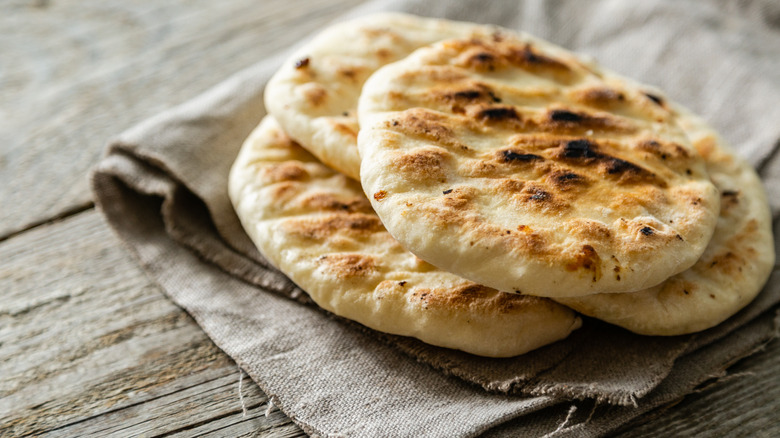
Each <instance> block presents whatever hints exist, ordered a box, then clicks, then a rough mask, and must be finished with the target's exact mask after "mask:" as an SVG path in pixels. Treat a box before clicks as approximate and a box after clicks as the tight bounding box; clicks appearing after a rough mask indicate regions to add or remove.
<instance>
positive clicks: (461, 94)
mask: <svg viewBox="0 0 780 438" xmlns="http://www.w3.org/2000/svg"><path fill="white" fill-rule="evenodd" d="M433 96H434V98H435V99H438V100H442V101H444V102H447V103H450V104H459V105H469V104H475V103H480V102H481V103H501V98H500V97H498V95H497V94H496V93H495V91H493V89H492V88H490V87H489V86H488V85H487V84H483V83H480V82H477V83H474V84H470V85H469V86H468V87H466V88H461V89H459V90H454V91H450V90H444V91H441V92H438V93H433Z"/></svg>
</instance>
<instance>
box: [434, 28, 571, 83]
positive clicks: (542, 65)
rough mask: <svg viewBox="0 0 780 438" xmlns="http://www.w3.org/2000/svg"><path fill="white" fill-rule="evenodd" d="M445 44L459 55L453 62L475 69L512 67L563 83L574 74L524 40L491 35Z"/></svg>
mask: <svg viewBox="0 0 780 438" xmlns="http://www.w3.org/2000/svg"><path fill="white" fill-rule="evenodd" d="M446 45H447V46H448V47H450V48H452V49H453V50H455V51H456V52H458V53H459V54H460V56H457V58H456V61H455V65H458V66H460V67H463V68H468V69H471V70H474V71H477V72H483V73H484V72H494V71H498V70H502V69H505V68H507V67H509V66H514V67H517V68H520V69H522V70H525V71H527V72H529V73H531V74H535V75H539V76H545V77H549V78H551V79H553V80H555V81H557V82H561V83H566V84H568V83H571V82H572V81H573V80H574V78H575V77H576V75H575V73H574V71H573V70H572V68H571V67H570V66H569V65H568V64H567V63H566V62H564V61H561V60H558V59H555V58H553V57H552V56H548V55H545V54H542V53H541V52H539V51H537V50H536V48H535V47H534V46H533V45H532V44H531V43H528V42H525V43H523V42H520V41H516V40H512V39H503V38H500V39H496V38H492V41H486V40H483V39H480V38H473V39H471V40H459V41H451V42H448V43H446Z"/></svg>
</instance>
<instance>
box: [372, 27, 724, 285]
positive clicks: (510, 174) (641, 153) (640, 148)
mask: <svg viewBox="0 0 780 438" xmlns="http://www.w3.org/2000/svg"><path fill="white" fill-rule="evenodd" d="M358 116H359V120H360V126H361V130H360V135H359V137H358V146H359V149H360V155H361V158H362V168H361V181H362V183H363V188H364V190H365V192H366V194H367V195H368V197H369V199H370V200H371V203H372V205H373V207H374V209H375V210H376V212H377V214H378V215H379V217H380V218H381V219H382V222H383V223H384V224H385V226H386V227H387V229H388V230H389V231H390V233H391V234H392V235H393V236H394V237H395V238H396V239H398V240H399V241H400V242H401V244H402V245H403V246H404V247H406V248H407V249H408V250H409V251H411V252H412V253H414V254H416V255H417V256H419V257H420V258H422V259H424V260H426V261H428V262H429V263H432V264H434V265H436V266H438V267H440V268H442V269H444V270H447V271H450V272H453V273H456V274H457V275H460V276H463V277H465V278H468V279H470V280H472V281H475V282H477V283H480V284H485V285H488V286H490V287H493V288H496V289H499V290H503V291H510V292H511V291H514V292H518V293H523V294H529V295H537V296H548V297H574V296H583V295H589V294H594V293H616V292H633V291H636V290H641V289H645V288H648V287H652V286H655V285H657V284H659V283H660V282H662V281H664V280H665V279H667V278H668V277H670V276H671V275H674V274H677V273H679V272H681V271H683V270H685V269H687V268H689V267H691V266H692V265H693V264H694V263H695V262H696V260H697V259H698V258H699V256H700V255H701V254H702V252H703V251H704V248H705V247H706V245H707V243H708V242H709V239H710V237H711V235H712V232H713V230H714V227H715V222H716V220H717V216H718V211H719V196H718V193H717V190H716V189H715V187H714V186H713V184H712V183H711V182H710V180H709V178H708V175H707V171H706V168H705V166H704V162H703V160H702V158H701V157H699V155H698V154H697V152H696V150H695V149H694V147H693V146H692V145H691V143H690V141H689V139H688V138H687V136H686V135H685V133H684V132H683V131H682V129H681V128H680V127H679V126H678V125H677V124H676V122H675V120H674V117H673V114H672V113H671V112H670V111H669V110H668V108H667V104H666V102H665V101H664V100H663V99H662V98H660V97H658V96H656V95H654V94H652V93H649V92H647V91H645V89H642V88H638V87H635V86H633V85H632V84H631V83H630V82H628V81H621V80H620V79H617V78H614V77H611V76H610V77H607V76H605V75H603V74H602V73H601V72H600V71H599V70H598V68H597V67H595V66H593V65H590V64H588V63H585V62H583V61H582V60H580V59H578V58H577V57H575V56H574V55H572V54H570V53H569V52H566V51H565V50H563V49H560V48H557V47H554V46H552V45H550V44H549V43H545V42H543V41H539V40H536V39H533V38H531V37H528V36H524V35H519V36H517V35H512V34H507V33H501V34H499V33H496V34H494V35H493V36H492V37H488V38H471V39H461V40H450V41H446V42H440V43H436V44H433V45H431V46H428V47H426V48H422V49H419V50H417V51H416V52H414V53H413V54H411V55H410V56H408V57H407V58H405V59H403V60H401V61H398V62H396V63H393V64H390V65H387V66H385V67H383V68H381V69H380V70H378V71H377V72H376V73H375V74H374V75H372V76H371V78H369V80H368V81H367V82H366V84H365V86H364V88H363V93H362V94H361V97H360V101H359V105H358Z"/></svg>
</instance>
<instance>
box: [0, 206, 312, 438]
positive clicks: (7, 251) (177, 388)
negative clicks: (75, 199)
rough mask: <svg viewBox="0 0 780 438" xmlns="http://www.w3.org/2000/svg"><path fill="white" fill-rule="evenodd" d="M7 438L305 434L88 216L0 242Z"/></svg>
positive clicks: (96, 218)
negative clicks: (270, 404)
mask: <svg viewBox="0 0 780 438" xmlns="http://www.w3.org/2000/svg"><path fill="white" fill-rule="evenodd" d="M0 261H2V262H0V290H2V291H3V299H2V301H0V369H2V370H3V372H2V373H0V436H6V435H8V436H25V435H40V434H44V433H46V434H50V435H53V436H85V435H93V436H104V435H107V434H114V435H118V436H136V435H148V436H152V435H154V436H157V435H164V434H176V433H184V432H185V431H187V434H190V432H192V433H194V432H196V431H197V432H198V433H210V432H213V433H218V434H220V432H217V431H219V430H230V431H231V435H232V434H233V433H232V432H236V434H239V432H242V433H244V432H245V433H252V434H255V433H257V435H255V436H269V437H270V436H273V437H279V436H300V435H301V434H302V432H301V431H300V430H299V429H298V428H297V427H296V426H295V425H294V424H292V423H291V422H290V420H289V419H287V418H286V417H284V416H283V415H282V414H281V413H279V412H278V411H276V413H274V414H272V415H269V416H268V417H267V418H266V416H265V415H264V412H265V409H266V407H267V399H266V397H265V395H264V394H263V393H262V392H261V391H260V390H259V389H258V388H257V386H256V385H255V384H254V383H253V382H252V381H251V380H250V379H248V378H245V379H243V385H242V386H243V391H242V393H243V396H244V403H245V406H246V408H247V410H248V415H247V417H243V409H242V406H241V402H240V399H239V396H238V380H239V369H238V367H237V366H236V365H235V363H234V362H233V361H232V360H231V359H230V358H229V357H228V356H227V355H225V354H224V353H223V352H222V351H221V350H220V349H219V348H217V347H216V346H215V345H214V344H213V343H212V342H211V341H210V340H209V339H208V338H207V337H206V335H205V334H204V333H203V332H202V331H201V330H200V328H199V327H198V326H197V324H195V322H194V321H193V320H192V319H191V318H190V317H189V316H188V315H187V314H186V313H185V312H184V311H183V310H181V309H180V308H178V307H176V306H175V305H174V304H172V303H171V302H170V301H168V300H167V299H166V298H165V297H164V296H163V295H162V293H161V291H160V290H159V288H158V287H157V286H155V285H154V284H152V283H151V282H150V280H149V279H148V278H147V277H146V276H145V275H144V273H143V272H142V271H141V270H140V269H139V268H138V267H137V265H136V264H135V262H134V261H133V260H132V258H130V255H129V254H128V253H127V252H126V251H124V250H123V249H122V248H121V244H120V242H119V240H118V239H117V238H116V237H114V236H113V234H112V233H111V231H110V230H109V229H108V228H107V226H106V225H105V224H104V223H103V221H102V218H101V217H100V215H99V214H98V213H97V212H96V211H94V210H92V211H89V212H86V213H82V214H80V215H77V216H74V217H72V218H69V219H67V220H64V221H62V222H59V223H52V224H49V225H45V226H42V227H39V228H37V229H35V230H31V231H28V232H26V233H24V234H23V235H21V236H17V237H14V238H12V239H9V240H7V241H5V242H3V243H2V244H0Z"/></svg>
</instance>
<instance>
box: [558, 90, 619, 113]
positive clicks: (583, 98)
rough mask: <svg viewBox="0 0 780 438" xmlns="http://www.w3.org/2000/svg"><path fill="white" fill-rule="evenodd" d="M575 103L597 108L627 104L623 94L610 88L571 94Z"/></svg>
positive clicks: (576, 91) (579, 91)
mask: <svg viewBox="0 0 780 438" xmlns="http://www.w3.org/2000/svg"><path fill="white" fill-rule="evenodd" d="M571 96H572V98H573V100H574V101H576V102H579V103H582V104H585V105H592V106H595V107H602V108H606V107H611V106H613V105H616V104H623V103H625V102H626V96H625V94H623V92H621V91H618V90H615V89H613V88H609V87H590V88H585V89H580V90H575V91H574V92H572V93H571Z"/></svg>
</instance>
